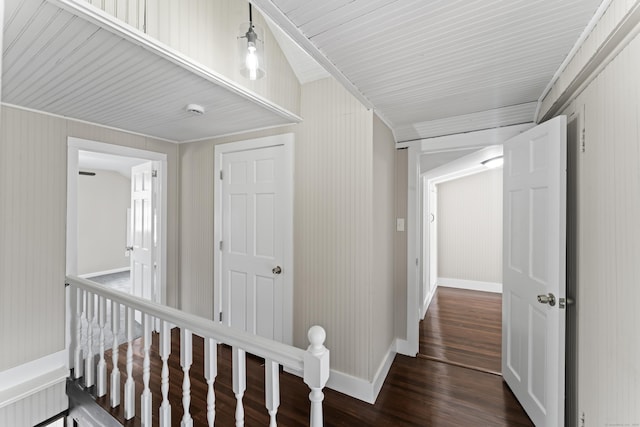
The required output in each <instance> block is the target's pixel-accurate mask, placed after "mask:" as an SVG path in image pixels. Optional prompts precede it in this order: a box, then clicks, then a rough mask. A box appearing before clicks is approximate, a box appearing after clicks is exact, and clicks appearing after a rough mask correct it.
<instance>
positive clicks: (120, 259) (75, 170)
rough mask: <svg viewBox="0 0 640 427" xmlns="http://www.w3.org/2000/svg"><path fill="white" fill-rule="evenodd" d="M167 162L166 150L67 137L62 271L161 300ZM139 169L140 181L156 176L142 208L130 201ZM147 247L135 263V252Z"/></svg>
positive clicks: (164, 259)
mask: <svg viewBox="0 0 640 427" xmlns="http://www.w3.org/2000/svg"><path fill="white" fill-rule="evenodd" d="M166 164H167V162H166V155H165V154H161V153H154V152H150V151H146V150H139V149H133V148H128V147H122V146H117V145H112V144H105V143H100V142H96V141H89V140H84V139H79V138H73V137H69V138H68V159H67V274H72V275H78V276H81V277H85V278H91V279H92V280H94V281H96V282H98V283H102V284H105V285H108V286H110V287H114V288H117V289H118V290H121V291H124V292H128V293H131V294H134V295H136V296H139V297H143V298H146V299H150V300H152V301H154V302H157V303H160V304H165V303H166V244H165V243H164V236H165V235H166V200H167V198H166V191H167V184H166V173H165V171H166ZM140 168H143V171H146V170H147V169H148V170H149V173H148V174H147V175H148V179H146V181H145V182H146V184H145V185H147V186H148V187H150V184H149V182H150V180H151V179H154V180H155V183H154V186H153V195H154V197H153V203H152V204H148V205H147V206H145V207H144V209H139V207H140V204H139V203H138V204H136V202H135V200H134V199H135V189H136V186H138V187H139V186H140V185H141V184H139V182H140V181H141V179H137V180H136V176H137V175H140V173H136V170H139V169H140ZM153 171H155V172H153ZM152 174H155V177H151V175H152ZM142 181H144V179H143V180H142ZM136 224H137V225H136ZM136 227H137V228H136ZM138 229H140V230H142V229H145V230H146V231H145V232H144V233H138V232H137V230H138ZM145 233H146V234H145ZM141 242H142V243H141ZM150 248H151V249H152V250H151V252H150V253H151V254H152V255H151V256H150V257H148V259H147V260H146V267H145V268H139V267H140V263H139V262H136V260H137V258H136V255H135V251H136V250H138V251H139V252H143V250H145V249H150ZM142 270H146V272H144V273H143V272H142ZM137 271H139V274H137V273H136V272H137Z"/></svg>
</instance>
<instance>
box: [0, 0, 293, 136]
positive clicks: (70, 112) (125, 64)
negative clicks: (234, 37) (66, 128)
mask: <svg viewBox="0 0 640 427" xmlns="http://www.w3.org/2000/svg"><path fill="white" fill-rule="evenodd" d="M5 3H6V9H5V25H4V40H3V52H2V54H3V61H2V66H3V74H2V101H3V102H4V103H7V104H12V105H18V106H21V107H27V108H31V109H35V110H39V111H46V112H49V113H53V114H57V115H61V116H66V117H72V118H75V119H80V120H85V121H88V122H93V123H99V124H102V125H106V126H111V127H115V128H119V129H126V130H129V131H133V132H137V133H140V134H144V135H151V136H155V137H158V138H163V139H167V140H170V141H175V142H182V141H189V140H196V139H201V138H207V137H212V136H220V135H226V134H231V133H237V132H242V131H247V130H250V129H259V128H265V127H273V126H278V125H282V124H287V123H293V122H296V121H298V119H299V118H297V116H295V115H294V114H291V113H290V112H288V111H286V110H284V109H282V108H280V107H279V106H277V105H275V104H272V103H270V102H268V101H266V100H264V99H263V98H259V97H256V96H255V95H254V94H252V93H251V92H249V91H247V90H246V89H244V88H241V87H239V86H238V85H237V84H235V83H233V82H230V81H228V80H226V79H224V78H223V77H221V76H220V75H217V74H215V73H214V72H212V71H210V70H206V69H204V68H196V66H195V65H193V64H191V63H189V61H187V60H185V59H184V58H183V57H181V56H180V54H177V53H175V52H174V51H171V50H168V49H167V48H166V47H164V46H163V45H160V44H159V43H154V41H153V40H152V39H151V38H149V37H147V36H146V35H144V34H142V33H140V32H137V31H135V30H132V29H131V28H130V27H128V26H126V25H123V24H122V23H119V22H118V21H116V20H115V19H114V18H111V17H110V16H108V15H106V14H104V13H101V12H100V11H98V10H97V9H95V8H93V7H92V6H90V5H89V4H88V3H86V2H84V1H76V2H73V1H71V2H65V3H64V5H65V6H64V7H65V8H66V9H63V8H60V7H58V6H56V5H54V4H53V3H50V2H48V1H35V0H7V1H6V2H5ZM190 103H195V104H200V105H202V106H203V107H204V109H205V113H204V114H203V115H201V116H196V115H193V114H192V113H188V112H187V111H186V110H185V107H186V105H187V104H190Z"/></svg>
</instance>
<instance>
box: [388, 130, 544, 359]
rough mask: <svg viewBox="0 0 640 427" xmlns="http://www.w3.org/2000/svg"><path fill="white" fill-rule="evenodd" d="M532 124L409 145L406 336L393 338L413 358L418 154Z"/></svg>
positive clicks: (493, 139)
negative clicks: (404, 337)
mask: <svg viewBox="0 0 640 427" xmlns="http://www.w3.org/2000/svg"><path fill="white" fill-rule="evenodd" d="M533 126H534V123H525V124H520V125H513V126H504V127H501V128H496V129H489V130H482V131H477V132H468V133H463V134H456V135H448V136H441V137H435V138H428V139H422V140H420V141H417V142H416V143H414V144H411V145H409V147H408V151H409V153H408V157H409V159H408V163H407V221H406V223H407V228H406V230H407V300H406V322H407V323H406V339H401V338H400V339H398V340H397V341H396V351H397V352H398V353H400V354H404V355H407V356H412V357H415V356H416V354H418V349H419V338H420V337H419V323H420V318H421V311H422V307H421V305H422V301H420V296H421V292H422V286H423V283H422V282H423V277H424V275H423V274H422V273H423V259H424V258H423V253H422V236H424V234H423V230H422V228H423V227H422V221H421V210H422V194H423V190H422V179H421V177H420V156H421V155H422V154H425V153H434V152H441V151H445V150H453V149H462V148H474V147H477V148H478V149H481V148H483V147H487V146H491V145H499V144H502V143H503V142H504V141H506V140H508V139H509V138H511V137H512V136H515V135H517V134H519V133H522V132H524V131H525V130H527V129H530V128H532V127H533Z"/></svg>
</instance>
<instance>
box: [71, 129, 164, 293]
mask: <svg viewBox="0 0 640 427" xmlns="http://www.w3.org/2000/svg"><path fill="white" fill-rule="evenodd" d="M79 151H91V152H94V153H102V154H112V155H116V156H123V157H136V158H140V159H145V160H150V161H155V162H158V164H159V170H158V173H159V175H160V182H159V187H160V188H159V189H158V198H159V200H158V203H157V206H158V207H159V208H160V209H158V215H159V218H158V220H159V221H158V222H159V224H160V227H159V228H158V230H157V232H158V250H157V252H156V256H155V262H156V264H158V282H159V283H158V284H156V285H159V286H158V289H159V290H160V298H159V300H158V301H155V302H157V303H159V304H164V305H166V303H167V242H166V236H167V190H168V186H167V155H166V154H164V153H157V152H154V151H147V150H141V149H138V148H131V147H124V146H121V145H114V144H108V143H104V142H98V141H91V140H88V139H82V138H76V137H72V136H70V137H68V138H67V257H66V258H67V260H66V274H71V275H77V273H78V172H79V167H78V152H79ZM123 250H124V248H123Z"/></svg>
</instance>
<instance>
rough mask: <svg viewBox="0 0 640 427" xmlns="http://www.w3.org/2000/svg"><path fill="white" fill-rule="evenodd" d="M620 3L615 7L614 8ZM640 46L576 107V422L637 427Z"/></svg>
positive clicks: (621, 57) (615, 64) (639, 393)
mask: <svg viewBox="0 0 640 427" xmlns="http://www.w3.org/2000/svg"><path fill="white" fill-rule="evenodd" d="M614 3H615V2H614ZM638 75H640V38H639V37H636V38H635V39H634V40H633V41H632V42H631V43H630V44H629V45H628V46H627V47H626V48H625V49H624V50H623V51H622V52H621V53H620V54H619V55H618V56H617V57H616V58H615V59H614V60H613V61H612V62H611V63H610V64H609V65H608V66H607V67H606V68H605V69H604V71H603V72H602V73H600V75H599V76H598V77H596V79H595V80H594V81H593V82H592V83H591V84H590V85H589V86H588V87H587V88H586V89H585V90H584V92H582V94H580V95H579V96H578V98H577V99H576V100H575V101H574V107H575V108H574V110H575V111H576V113H577V114H579V115H583V117H582V120H581V121H579V122H584V131H585V150H584V152H581V151H580V149H579V145H577V146H576V147H574V149H577V150H578V152H577V153H576V154H575V158H576V159H577V170H578V180H577V188H578V194H577V199H578V210H577V242H576V246H577V248H578V256H577V258H578V261H577V270H578V271H577V295H578V298H577V301H576V308H577V312H578V319H577V325H578V387H579V392H578V411H579V413H578V414H577V415H578V418H580V417H581V416H582V413H584V418H585V425H588V426H591V425H594V426H604V425H633V424H638V423H640V407H639V406H638V402H640V339H638V330H640V311H639V310H638V303H639V302H640V263H639V262H638V260H640V226H639V225H638V218H640V167H639V165H640V144H639V141H640V81H639V80H638Z"/></svg>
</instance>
